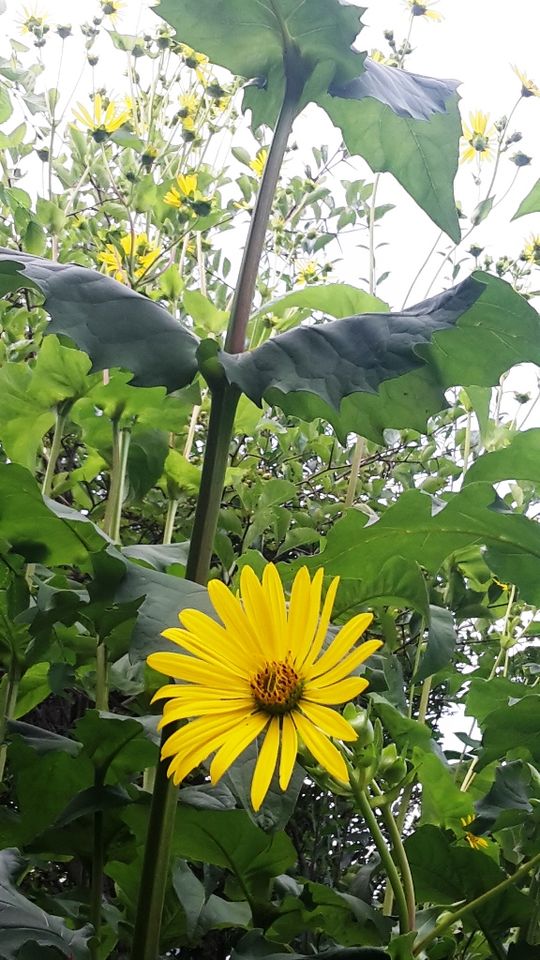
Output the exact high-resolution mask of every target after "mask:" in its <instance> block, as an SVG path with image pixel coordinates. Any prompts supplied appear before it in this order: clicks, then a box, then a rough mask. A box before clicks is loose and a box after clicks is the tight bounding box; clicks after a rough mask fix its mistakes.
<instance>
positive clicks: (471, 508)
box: [307, 483, 540, 605]
mask: <svg viewBox="0 0 540 960" xmlns="http://www.w3.org/2000/svg"><path fill="white" fill-rule="evenodd" d="M498 507H500V502H499V501H498V500H497V499H496V498H494V494H493V490H492V488H491V487H490V486H489V485H488V484H484V483H474V484H469V485H468V486H467V487H465V488H464V489H463V490H461V491H460V492H459V493H457V494H454V495H452V496H451V497H450V499H449V500H448V502H447V503H446V504H444V503H443V502H441V501H440V500H436V499H433V498H432V497H431V496H430V495H429V494H426V493H422V492H420V491H419V490H408V491H406V492H405V493H404V494H402V496H401V497H400V498H399V500H398V501H397V503H395V504H394V505H393V506H391V507H390V508H389V509H388V510H386V512H385V513H384V514H383V516H382V517H381V518H380V520H378V521H377V522H376V523H367V518H366V517H365V516H364V515H363V514H361V513H359V512H358V511H356V510H351V511H349V512H348V513H347V514H346V515H345V516H344V517H343V518H342V519H341V520H339V521H338V522H337V523H336V524H335V526H334V527H333V528H332V529H331V530H330V532H329V534H328V536H327V538H326V547H325V550H324V552H323V553H322V554H320V555H318V556H316V557H313V558H311V559H309V560H308V561H307V566H310V567H316V566H320V565H321V563H322V565H323V566H324V568H325V572H326V573H327V574H328V575H330V574H332V575H335V574H340V575H341V576H343V577H347V578H350V579H353V578H354V577H357V576H361V577H362V578H364V577H365V578H366V579H370V578H371V577H373V578H375V576H376V573H377V570H378V569H380V568H381V567H382V565H383V564H384V563H386V562H387V561H388V560H389V559H390V558H391V557H393V556H395V554H396V552H398V551H399V554H400V555H401V556H402V557H403V558H404V559H405V560H409V561H412V562H415V563H419V564H421V565H422V566H423V567H425V568H426V569H427V570H429V571H430V572H433V573H435V572H436V571H437V570H438V569H439V567H440V566H441V564H442V562H443V560H444V559H445V558H446V557H447V556H449V554H451V553H453V552H454V551H455V550H459V549H461V548H463V547H468V546H471V545H476V544H487V545H488V546H489V548H490V550H489V554H488V556H489V558H490V565H491V566H492V567H493V569H494V570H495V572H496V573H498V574H500V573H501V570H503V571H504V574H503V575H504V576H505V575H506V574H508V573H510V572H511V573H512V576H511V577H510V578H509V579H510V580H511V581H512V582H513V583H516V584H517V585H518V586H519V588H520V591H521V593H522V596H523V599H525V600H527V601H528V602H530V603H533V604H536V605H537V604H539V603H540V527H539V526H538V524H537V523H535V522H534V521H532V520H529V519H528V518H527V517H524V516H522V515H518V514H512V513H510V512H507V511H501V510H500V509H497V508H498ZM398 544H399V547H398V546H397V545H398Z"/></svg>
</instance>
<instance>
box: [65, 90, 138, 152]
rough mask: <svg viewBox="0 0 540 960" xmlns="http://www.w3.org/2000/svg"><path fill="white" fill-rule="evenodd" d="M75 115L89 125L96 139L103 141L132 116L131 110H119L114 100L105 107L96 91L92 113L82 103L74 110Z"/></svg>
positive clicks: (98, 141) (84, 124)
mask: <svg viewBox="0 0 540 960" xmlns="http://www.w3.org/2000/svg"><path fill="white" fill-rule="evenodd" d="M73 115H74V117H75V118H76V119H77V120H78V121H79V123H82V125H83V126H84V127H88V129H89V130H90V132H91V134H92V136H93V138H94V140H96V141H97V143H101V142H102V141H103V140H106V139H107V137H108V136H109V134H111V133H114V132H115V130H118V129H119V128H120V127H121V126H123V124H124V123H126V122H127V121H128V120H129V118H130V111H129V109H128V110H119V109H118V107H117V106H116V104H115V103H114V101H113V100H110V101H109V103H108V104H107V106H106V108H105V109H103V101H102V99H101V94H100V93H96V95H95V97H94V109H93V112H92V113H90V111H89V110H87V109H86V107H84V106H83V105H82V104H81V103H78V104H77V110H74V111H73Z"/></svg>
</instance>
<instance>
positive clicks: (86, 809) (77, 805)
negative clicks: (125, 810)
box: [53, 760, 144, 828]
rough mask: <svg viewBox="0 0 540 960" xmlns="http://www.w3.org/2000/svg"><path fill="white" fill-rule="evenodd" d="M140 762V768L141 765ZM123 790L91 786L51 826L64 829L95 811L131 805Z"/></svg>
mask: <svg viewBox="0 0 540 960" xmlns="http://www.w3.org/2000/svg"><path fill="white" fill-rule="evenodd" d="M143 762H144V761H143V760H141V766H142V764H143ZM131 802H132V801H131V800H130V798H129V796H128V794H127V793H126V792H125V790H120V789H119V788H118V787H110V786H92V787H88V788H87V789H86V790H83V791H81V793H78V794H77V795H76V796H75V797H73V799H72V800H70V802H69V803H68V805H67V807H66V808H65V809H64V810H63V811H62V813H61V814H60V816H59V817H58V818H57V819H56V821H55V823H54V824H53V828H62V827H66V826H67V825H68V824H69V823H73V821H74V820H78V819H79V818H80V817H86V816H88V815H89V814H91V813H96V811H98V810H99V811H105V810H116V809H117V808H118V807H124V806H125V805H126V803H131Z"/></svg>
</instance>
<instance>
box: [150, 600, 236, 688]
mask: <svg viewBox="0 0 540 960" xmlns="http://www.w3.org/2000/svg"><path fill="white" fill-rule="evenodd" d="M190 614H195V616H190ZM199 617H204V618H205V619H204V621H203V622H201V621H200V619H199ZM199 617H197V616H196V611H195V610H189V611H188V610H185V611H184V613H183V615H182V620H183V622H184V623H185V625H186V627H187V628H188V629H187V630H179V629H178V627H171V628H170V629H169V630H164V631H163V633H162V636H163V637H166V638H167V639H168V640H172V641H173V643H177V644H178V645H179V646H180V647H183V648H184V649H185V650H188V651H189V653H192V654H194V655H195V656H196V657H199V658H200V659H201V660H205V661H206V663H211V664H212V665H213V667H214V669H216V668H217V667H218V665H220V664H223V666H224V667H225V668H226V669H227V670H230V671H231V672H232V673H234V674H236V676H238V677H247V676H248V673H247V672H246V669H245V667H242V666H240V662H241V660H242V658H241V657H239V656H238V647H237V648H236V650H235V649H234V646H233V644H232V643H231V642H230V641H229V639H228V637H227V635H226V634H225V631H224V630H223V628H222V627H219V626H218V624H217V623H213V621H212V620H210V617H205V614H200V615H199ZM214 627H215V628H217V629H215V630H214Z"/></svg>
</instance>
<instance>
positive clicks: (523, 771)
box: [474, 760, 533, 833]
mask: <svg viewBox="0 0 540 960" xmlns="http://www.w3.org/2000/svg"><path fill="white" fill-rule="evenodd" d="M529 780H530V773H529V770H528V767H527V766H526V765H525V764H524V763H522V762H521V761H520V760H516V761H514V762H513V763H506V764H505V765H504V766H501V767H497V770H496V771H495V782H494V783H493V786H492V787H491V789H490V790H489V792H488V793H486V795H485V796H484V797H482V798H481V799H480V800H478V802H477V804H476V821H475V823H474V828H475V830H477V832H478V833H485V832H486V831H488V830H489V831H490V832H491V831H493V830H502V829H503V828H504V827H512V826H514V825H515V824H517V823H521V821H522V820H524V819H525V817H526V816H527V814H529V813H531V811H532V809H533V808H532V806H531V804H530V802H529V790H528V781H529Z"/></svg>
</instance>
